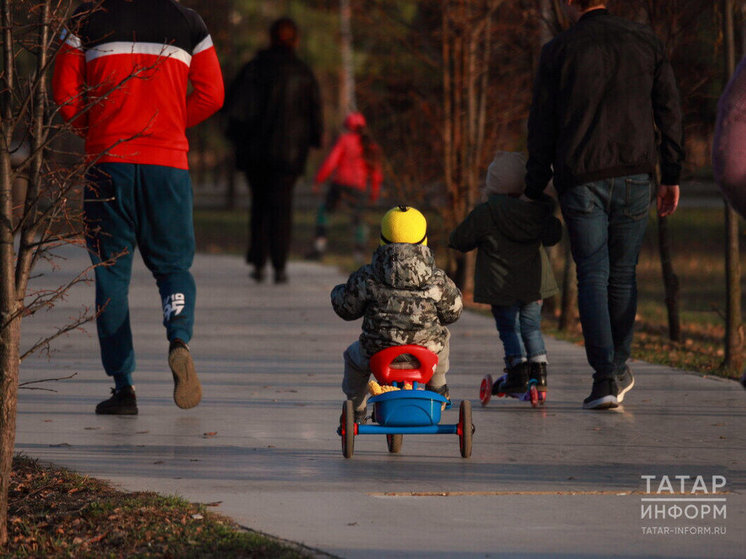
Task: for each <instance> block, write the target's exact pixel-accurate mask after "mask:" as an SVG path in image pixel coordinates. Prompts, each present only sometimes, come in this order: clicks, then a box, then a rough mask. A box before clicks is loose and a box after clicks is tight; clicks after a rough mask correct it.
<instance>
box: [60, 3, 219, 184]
mask: <svg viewBox="0 0 746 559" xmlns="http://www.w3.org/2000/svg"><path fill="white" fill-rule="evenodd" d="M63 39H64V44H63V45H62V46H61V48H60V51H59V53H58V54H57V59H56V62H55V67H54V76H53V78H52V89H53V94H54V100H55V102H56V103H57V104H58V105H59V107H60V113H61V115H62V117H63V118H64V119H65V120H66V121H68V122H71V123H72V124H73V126H74V127H75V129H76V131H77V132H78V133H79V134H80V135H81V136H83V137H84V138H85V140H86V142H85V144H86V153H87V154H88V156H89V157H91V158H97V161H98V162H119V163H141V164H151V165H163V166H166V167H176V168H179V169H187V168H188V164H187V151H188V150H189V144H188V142H187V138H186V128H188V127H190V126H194V125H195V124H199V123H200V122H202V121H203V120H205V119H206V118H207V117H209V116H210V115H212V114H213V113H215V112H216V111H217V110H218V109H220V107H221V106H222V105H223V98H224V91H223V77H222V74H221V71H220V64H219V62H218V57H217V54H216V53H215V48H214V46H213V44H212V39H211V37H210V35H209V33H208V32H207V26H206V25H205V23H204V21H203V20H202V18H201V17H200V16H199V15H198V14H197V13H196V12H195V11H193V10H190V9H189V8H185V7H184V6H181V5H180V4H178V3H177V2H176V1H175V0H105V1H104V2H103V3H99V2H88V3H84V4H82V5H81V6H80V7H79V8H78V9H77V10H76V11H75V13H74V14H73V17H72V18H71V21H70V25H69V31H68V32H67V33H66V36H64V37H63ZM188 84H191V86H192V87H191V91H189V92H188Z"/></svg>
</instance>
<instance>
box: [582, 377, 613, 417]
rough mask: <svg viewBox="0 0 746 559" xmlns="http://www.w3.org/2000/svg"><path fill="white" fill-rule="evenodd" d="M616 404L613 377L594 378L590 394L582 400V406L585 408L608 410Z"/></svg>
mask: <svg viewBox="0 0 746 559" xmlns="http://www.w3.org/2000/svg"><path fill="white" fill-rule="evenodd" d="M618 406H619V400H617V387H616V382H615V381H614V379H613V378H606V379H602V380H594V381H593V389H592V390H591V395H590V396H588V397H587V398H586V399H585V400H583V408H585V409H587V410H608V409H610V408H616V407H618Z"/></svg>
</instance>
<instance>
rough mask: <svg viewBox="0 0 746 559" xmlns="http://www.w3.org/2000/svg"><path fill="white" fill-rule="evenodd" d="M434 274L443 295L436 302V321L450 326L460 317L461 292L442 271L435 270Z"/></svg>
mask: <svg viewBox="0 0 746 559" xmlns="http://www.w3.org/2000/svg"><path fill="white" fill-rule="evenodd" d="M436 274H437V275H438V276H439V278H440V283H441V286H442V290H443V293H442V295H441V297H440V299H439V300H438V302H437V310H438V319H439V320H440V322H441V324H451V323H452V322H456V321H457V320H458V318H459V317H460V316H461V311H462V310H463V308H464V302H463V299H462V298H461V291H460V290H459V288H458V287H456V284H455V283H453V280H452V279H451V278H449V277H448V276H447V275H446V273H445V272H444V271H443V270H441V269H438V270H436Z"/></svg>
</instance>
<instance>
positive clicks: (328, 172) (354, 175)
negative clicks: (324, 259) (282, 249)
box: [311, 112, 383, 258]
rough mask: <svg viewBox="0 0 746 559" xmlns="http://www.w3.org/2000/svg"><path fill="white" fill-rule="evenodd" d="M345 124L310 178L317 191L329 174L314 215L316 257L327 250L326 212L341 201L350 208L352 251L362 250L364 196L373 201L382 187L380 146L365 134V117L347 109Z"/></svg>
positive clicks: (360, 251) (315, 191)
mask: <svg viewBox="0 0 746 559" xmlns="http://www.w3.org/2000/svg"><path fill="white" fill-rule="evenodd" d="M344 126H345V128H346V129H347V131H346V132H345V133H343V134H342V135H341V136H340V137H339V139H338V140H337V142H336V143H335V144H334V147H333V148H332V150H331V152H329V155H327V157H326V159H325V160H324V162H323V163H322V165H321V167H320V168H319V171H318V173H316V177H315V178H314V181H313V182H314V185H313V189H312V192H313V193H314V194H316V193H318V192H320V190H321V184H322V183H323V182H324V181H325V180H326V179H327V178H329V177H331V184H330V186H329V190H328V191H327V193H326V199H325V200H324V202H323V203H322V204H321V205H320V206H319V209H318V213H317V216H316V239H315V240H314V250H313V252H312V253H311V256H312V257H315V258H320V257H321V255H322V254H323V253H324V251H325V250H326V245H327V229H328V224H329V214H330V213H332V212H334V211H336V210H337V208H338V207H339V204H340V203H344V204H345V205H346V206H347V207H348V208H349V209H350V211H351V212H352V216H351V217H352V227H353V230H354V238H355V254H360V255H361V256H362V254H364V251H365V249H366V246H365V245H366V241H367V239H368V231H367V226H366V224H365V222H364V220H363V210H364V209H365V203H366V197H367V198H368V199H369V200H370V202H371V203H373V202H375V201H376V200H377V199H378V193H379V191H380V189H381V180H382V179H383V174H382V172H381V155H380V148H379V147H378V145H376V144H375V142H373V140H372V139H371V138H370V135H369V134H368V130H367V128H366V122H365V117H364V116H363V115H362V114H361V113H357V112H355V113H350V114H349V115H347V118H345V121H344ZM366 195H367V196H366Z"/></svg>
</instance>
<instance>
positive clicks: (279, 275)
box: [275, 270, 288, 284]
mask: <svg viewBox="0 0 746 559" xmlns="http://www.w3.org/2000/svg"><path fill="white" fill-rule="evenodd" d="M287 282H288V273H287V272H286V271H285V270H275V283H276V284H282V283H287Z"/></svg>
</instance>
